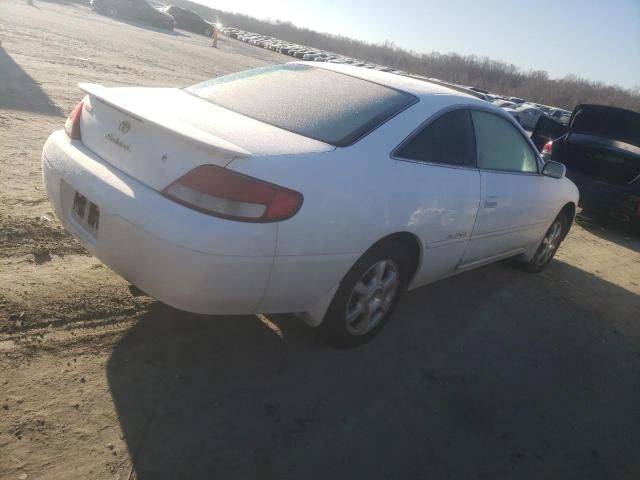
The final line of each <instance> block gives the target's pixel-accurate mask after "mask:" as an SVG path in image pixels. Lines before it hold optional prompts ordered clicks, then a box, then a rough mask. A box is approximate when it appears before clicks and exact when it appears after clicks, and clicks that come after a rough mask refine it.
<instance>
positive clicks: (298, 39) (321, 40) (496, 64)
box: [173, 0, 640, 112]
mask: <svg viewBox="0 0 640 480" xmlns="http://www.w3.org/2000/svg"><path fill="white" fill-rule="evenodd" d="M173 3H174V4H176V5H178V6H182V7H185V8H189V9H191V10H193V11H195V12H197V13H198V14H200V15H201V16H202V17H204V18H206V19H208V20H210V21H212V22H219V23H222V24H223V25H227V26H230V27H235V28H239V29H241V30H245V31H248V32H254V33H259V34H261V35H267V36H270V37H275V38H278V39H281V40H284V41H287V42H292V43H297V44H300V45H306V46H309V47H312V48H317V49H321V50H327V51H330V52H333V53H338V54H341V55H346V56H349V57H353V58H357V59H360V60H363V61H366V62H371V63H377V64H380V65H385V66H389V67H393V68H396V69H398V70H404V71H406V72H409V73H412V74H419V75H425V76H427V77H433V78H438V79H440V80H444V81H447V82H453V83H458V84H461V85H468V86H474V87H478V88H482V89H486V90H488V91H490V92H494V93H498V94H501V95H508V96H515V97H521V98H524V99H526V100H528V101H531V102H535V103H540V104H543V105H552V106H556V107H561V108H565V109H568V110H572V109H573V108H574V107H575V106H576V105H578V104H580V103H595V104H600V105H613V106H618V107H622V108H627V109H630V110H634V111H637V112H640V85H639V86H637V87H635V88H633V89H625V88H622V87H619V86H616V85H607V84H605V83H603V82H594V81H590V80H587V79H584V78H580V77H578V76H576V75H567V76H565V77H564V78H560V79H552V78H549V75H548V73H547V72H546V71H544V70H534V71H523V70H522V69H520V68H518V67H517V66H515V65H513V64H510V63H506V62H502V61H499V60H493V59H491V58H488V57H477V56H475V55H458V54H456V53H446V54H442V53H438V52H431V53H417V52H413V51H410V50H406V49H403V48H400V47H398V46H396V45H395V44H394V43H393V42H390V41H385V42H383V43H382V44H374V43H367V42H364V41H361V40H355V39H353V38H349V37H346V36H342V35H332V34H328V33H322V32H318V31H315V30H310V29H307V28H300V27H297V26H295V25H294V24H292V23H291V22H281V21H271V20H260V19H257V18H254V17H251V16H249V15H244V14H239V13H230V12H224V11H221V10H216V9H213V8H209V7H207V6H204V5H201V4H198V3H194V2H191V1H189V0H173ZM639 81H640V80H639Z"/></svg>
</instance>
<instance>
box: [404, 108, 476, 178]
mask: <svg viewBox="0 0 640 480" xmlns="http://www.w3.org/2000/svg"><path fill="white" fill-rule="evenodd" d="M396 156H398V157H401V158H407V159H410V160H418V161H421V162H429V163H443V164H447V165H460V166H475V141H474V138H473V125H472V123H471V117H470V116H469V112H468V110H454V111H453V112H449V113H445V114H444V115H442V116H441V117H439V118H437V119H436V120H435V121H433V122H431V123H430V124H429V125H427V126H426V127H424V128H423V129H422V131H420V132H419V133H418V134H417V135H415V136H414V137H413V138H411V140H409V141H408V142H407V143H406V144H405V145H403V146H402V147H401V148H400V149H399V150H398V151H397V152H396Z"/></svg>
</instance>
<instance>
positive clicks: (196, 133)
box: [78, 83, 251, 159]
mask: <svg viewBox="0 0 640 480" xmlns="http://www.w3.org/2000/svg"><path fill="white" fill-rule="evenodd" d="M78 87H79V88H80V90H82V91H83V92H85V93H88V94H89V95H91V96H93V97H95V98H97V99H98V100H100V101H101V102H103V103H105V104H107V105H109V106H110V107H112V108H115V109H116V110H119V111H121V112H123V113H126V114H127V115H129V116H131V117H133V118H135V119H136V120H138V121H140V122H143V123H150V124H152V125H155V126H157V127H160V128H163V129H165V130H168V131H170V132H172V133H177V134H179V135H181V136H182V137H184V138H186V139H187V140H189V141H190V142H192V143H195V144H198V145H199V146H201V147H203V148H205V149H207V150H215V151H216V152H219V153H220V154H222V155H224V156H228V157H232V159H234V158H238V157H248V156H250V155H251V152H249V151H247V150H245V149H244V148H242V147H239V146H238V145H235V144H233V143H231V142H228V141H227V140H224V139H223V138H220V137H217V136H215V135H211V134H210V133H207V132H203V131H202V130H200V129H198V128H195V127H192V126H190V125H185V124H184V123H181V122H173V121H171V120H169V119H166V118H165V119H161V120H159V119H155V118H151V117H150V116H149V115H144V114H141V113H140V112H136V111H135V110H132V109H130V108H127V107H123V106H122V105H120V104H118V103H117V102H115V101H114V100H113V98H110V97H111V95H110V93H111V89H109V88H107V87H104V86H102V85H98V84H95V83H79V84H78Z"/></svg>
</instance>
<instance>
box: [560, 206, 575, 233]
mask: <svg viewBox="0 0 640 480" xmlns="http://www.w3.org/2000/svg"><path fill="white" fill-rule="evenodd" d="M560 213H564V214H566V215H567V220H568V223H567V229H566V230H565V231H564V233H563V234H562V239H563V240H564V239H565V238H566V236H567V234H568V233H569V230H571V226H572V225H573V220H574V219H575V218H576V204H575V203H573V202H567V203H566V204H565V205H564V207H562V209H561V210H560Z"/></svg>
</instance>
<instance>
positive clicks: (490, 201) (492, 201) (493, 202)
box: [484, 197, 498, 208]
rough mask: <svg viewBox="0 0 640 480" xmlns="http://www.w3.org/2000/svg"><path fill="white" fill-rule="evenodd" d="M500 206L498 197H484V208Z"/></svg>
mask: <svg viewBox="0 0 640 480" xmlns="http://www.w3.org/2000/svg"><path fill="white" fill-rule="evenodd" d="M497 206H498V197H487V198H485V199H484V208H496V207H497Z"/></svg>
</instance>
